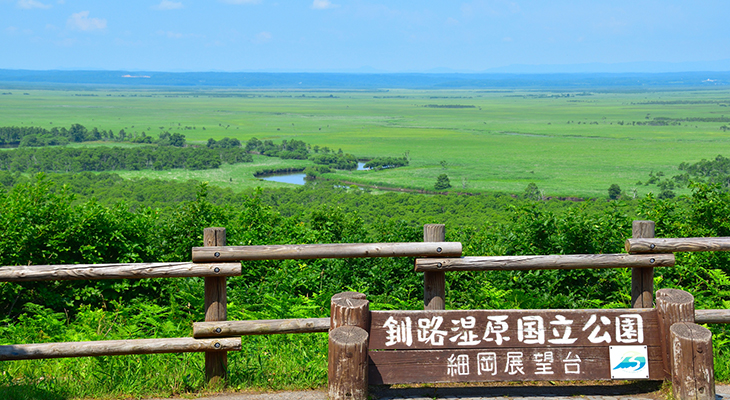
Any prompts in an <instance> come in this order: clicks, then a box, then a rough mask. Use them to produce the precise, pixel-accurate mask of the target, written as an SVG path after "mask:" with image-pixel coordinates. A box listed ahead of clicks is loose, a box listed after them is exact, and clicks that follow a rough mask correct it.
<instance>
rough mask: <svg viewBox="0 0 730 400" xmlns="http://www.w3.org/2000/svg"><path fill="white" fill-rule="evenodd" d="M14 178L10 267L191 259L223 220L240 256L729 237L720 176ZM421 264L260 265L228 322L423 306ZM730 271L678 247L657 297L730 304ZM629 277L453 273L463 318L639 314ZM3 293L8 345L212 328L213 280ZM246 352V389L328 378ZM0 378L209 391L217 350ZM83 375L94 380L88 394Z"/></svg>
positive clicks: (506, 250) (542, 247)
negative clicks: (644, 227)
mask: <svg viewBox="0 0 730 400" xmlns="http://www.w3.org/2000/svg"><path fill="white" fill-rule="evenodd" d="M0 181H2V182H3V185H5V186H3V187H4V189H3V190H2V191H0V210H2V212H1V213H0V226H2V227H4V228H3V229H4V230H3V234H2V236H0V265H33V264H61V263H64V264H66V263H104V262H145V261H186V260H189V259H190V249H191V247H194V246H198V245H200V244H201V243H202V232H203V229H204V228H205V227H209V226H222V227H226V228H227V232H228V233H227V236H228V244H229V245H263V244H306V243H352V242H403V241H421V240H422V224H423V223H444V222H445V223H446V224H447V237H446V239H447V240H448V241H459V242H462V244H463V247H464V254H465V255H522V254H576V253H577V254H580V253H611V252H622V249H623V242H624V240H625V239H626V238H627V237H630V235H631V221H632V219H634V218H642V219H650V220H654V221H656V223H657V225H656V234H657V236H659V237H697V236H730V194H729V193H728V192H727V191H725V190H723V189H722V187H721V186H720V185H717V184H712V183H696V184H692V185H691V190H692V195H690V196H682V197H677V198H671V199H659V198H657V197H655V196H652V195H649V196H647V197H645V198H641V199H637V200H630V201H610V202H609V201H605V200H602V201H593V202H581V203H572V202H566V201H557V200H554V201H535V200H530V199H525V198H520V197H524V196H517V198H516V197H513V196H506V195H505V196H496V195H494V196H424V195H418V194H408V193H399V194H396V193H392V194H381V195H374V194H370V193H367V192H365V191H362V190H352V189H348V188H339V189H338V188H328V189H324V188H321V187H320V188H318V187H317V186H314V187H302V188H297V189H282V190H275V191H261V190H253V191H249V192H245V193H235V192H232V191H230V190H223V189H218V188H215V187H210V186H208V185H206V184H201V183H197V182H187V183H171V182H162V181H152V180H137V181H129V180H123V179H121V178H119V177H118V176H116V175H114V174H100V175H97V174H91V173H86V174H80V175H72V174H68V175H64V174H61V175H44V174H39V175H36V176H35V177H27V176H22V175H18V174H10V173H4V174H3V175H0ZM77 181H78V182H77ZM122 193H127V195H126V196H125V195H123V194H122ZM152 193H158V194H159V198H155V197H154V196H153V195H152ZM173 193H177V196H178V197H174V196H175V195H173ZM120 199H124V200H120ZM163 199H164V200H163ZM490 205H491V210H490ZM480 209H483V210H482V211H481V212H479V211H478V210H480ZM386 210H387V211H386ZM18 221H22V223H17V222H18ZM412 263H413V260H412V259H391V258H383V259H352V260H290V261H256V262H245V265H244V268H243V275H242V276H240V277H234V278H229V292H228V297H229V305H228V307H229V319H276V318H302V317H324V316H327V315H328V313H329V298H330V297H331V296H332V295H333V294H335V293H337V292H340V291H343V290H357V291H361V292H364V293H366V294H367V295H368V298H369V299H370V300H371V302H372V303H371V307H372V308H373V309H389V308H393V309H401V308H404V309H418V308H421V307H422V290H423V278H422V275H421V274H419V273H415V272H413V266H412ZM728 272H730V259H728V255H727V254H725V253H718V252H715V253H687V254H685V253H678V254H677V266H676V267H673V268H658V269H657V270H656V272H655V286H656V288H663V287H673V288H684V289H687V290H689V291H691V292H692V294H693V295H694V296H695V299H696V301H697V308H728V307H730V301H728V298H729V295H730V279H728ZM630 280H631V272H630V270H624V269H609V270H601V269H599V270H574V271H560V270H554V271H525V272H519V271H513V272H489V273H473V272H459V273H449V274H447V296H446V297H447V299H446V300H447V308H448V309H472V308H497V309H498V308H594V307H628V304H629V301H630V286H631V285H630ZM0 292H1V293H0V296H2V298H4V299H8V301H6V302H3V304H2V306H1V309H0V311H1V312H2V314H0V315H2V324H1V325H0V340H2V342H3V344H11V343H36V342H51V341H76V340H101V339H120V338H152V337H179V336H188V335H189V334H190V329H191V324H192V322H194V321H200V320H202V318H203V315H202V311H203V304H202V302H203V299H202V295H201V294H202V293H203V288H202V279H140V280H122V281H119V280H110V281H96V282H93V281H60V282H48V283H46V282H35V283H22V284H19V283H3V284H2V285H0ZM710 329H711V330H712V331H713V333H714V338H713V341H714V344H715V345H714V348H715V352H716V354H715V356H716V367H715V368H716V374H717V375H716V376H717V379H718V380H727V379H728V378H730V377H729V376H728V375H729V374H730V354H728V353H727V349H728V348H730V347H728V346H727V345H726V343H728V340H729V337H728V330H727V328H726V326H725V325H710ZM243 346H244V349H243V350H242V351H241V352H236V353H231V354H230V356H229V366H230V383H231V385H232V387H234V388H236V387H237V388H267V389H283V388H293V387H297V388H302V387H320V386H322V385H324V384H325V383H326V336H323V334H312V335H282V336H261V337H258V336H254V337H245V338H244V344H243ZM293 354H296V355H293ZM0 368H2V375H1V377H2V378H1V379H3V382H2V388H0V391H4V393H20V392H22V391H35V393H36V394H38V396H45V397H41V398H54V399H55V398H58V399H61V398H67V397H83V396H87V395H91V394H94V393H100V392H104V393H109V394H110V395H119V396H121V395H124V396H127V395H135V396H139V395H152V394H155V395H170V394H179V393H184V392H188V391H197V390H201V389H202V388H203V387H204V377H203V372H202V355H200V354H197V355H196V354H176V355H146V356H124V357H95V358H82V359H59V360H39V361H15V362H4V363H2V364H0ZM79 376H83V377H84V379H85V382H86V384H85V385H76V384H75V381H76V377H79Z"/></svg>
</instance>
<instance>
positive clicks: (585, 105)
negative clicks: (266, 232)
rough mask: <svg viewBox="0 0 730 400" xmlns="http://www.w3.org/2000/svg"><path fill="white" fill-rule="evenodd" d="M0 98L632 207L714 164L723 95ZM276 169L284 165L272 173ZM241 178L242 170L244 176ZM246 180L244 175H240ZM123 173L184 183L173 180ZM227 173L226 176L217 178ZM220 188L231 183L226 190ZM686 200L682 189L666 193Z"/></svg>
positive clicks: (393, 181)
mask: <svg viewBox="0 0 730 400" xmlns="http://www.w3.org/2000/svg"><path fill="white" fill-rule="evenodd" d="M6 93H12V94H10V95H3V96H0V125H2V126H39V127H44V128H46V129H50V128H51V127H53V126H56V127H61V126H65V127H68V126H70V125H71V124H74V123H80V124H82V125H84V126H86V127H87V128H89V129H91V128H92V127H98V128H99V129H111V130H113V131H115V132H118V131H119V130H120V129H124V130H125V131H126V132H128V133H129V134H141V133H142V132H145V133H146V134H147V135H150V136H153V137H157V135H158V134H159V133H161V132H163V131H165V130H167V131H170V132H178V133H182V134H184V135H185V136H186V138H187V141H188V143H192V144H195V143H199V144H201V145H202V144H205V142H206V141H207V140H208V139H209V138H213V139H216V140H219V139H222V138H224V137H234V138H237V139H239V140H240V141H242V142H245V141H247V140H249V139H250V138H252V137H256V138H258V139H260V140H266V139H269V140H273V141H275V142H280V141H281V140H292V139H295V140H302V141H304V142H306V143H308V144H311V145H319V146H327V147H329V148H331V149H342V150H343V151H344V152H345V153H350V154H353V155H354V156H355V157H357V158H360V159H369V158H373V157H380V156H389V157H401V156H404V155H405V154H407V155H408V158H409V161H410V164H409V165H408V166H407V167H403V168H396V169H392V170H381V171H377V172H375V171H356V172H348V173H344V172H337V173H334V174H331V175H328V176H327V178H329V179H340V180H345V181H348V182H353V183H361V184H366V185H373V186H385V187H400V188H411V189H432V188H433V185H434V182H435V181H436V178H437V177H438V175H440V174H442V173H446V174H447V175H448V176H449V178H450V180H451V182H452V186H453V187H454V189H453V190H456V189H459V190H460V191H468V192H504V193H517V192H521V191H523V190H524V189H525V187H526V186H527V185H528V184H529V183H530V182H534V183H535V184H537V186H538V187H539V188H540V190H542V191H543V192H544V194H545V196H577V197H603V196H604V195H605V193H606V190H607V189H608V187H609V186H610V185H611V184H618V185H619V186H620V187H621V188H622V189H623V190H624V191H625V192H627V193H632V194H633V193H634V191H636V192H635V193H636V196H637V197H640V196H643V195H645V194H646V193H648V192H649V191H651V190H652V188H649V187H646V186H643V185H637V182H639V181H646V179H647V177H648V175H649V173H650V172H652V171H654V172H657V171H661V172H664V173H665V174H667V175H671V174H673V173H675V172H677V166H678V165H679V163H681V162H688V163H694V162H698V161H700V160H702V159H712V158H714V157H715V156H717V155H718V154H727V152H728V150H730V140H729V139H728V135H727V134H726V131H725V130H724V129H723V128H722V127H723V126H725V127H727V125H728V122H730V112H729V111H728V108H727V106H728V104H730V91H728V90H722V89H712V88H708V89H702V90H700V89H697V90H689V89H688V90H675V91H627V92H621V91H596V92H593V91H590V92H583V91H563V92H561V91H527V90H522V91H512V90H490V91H486V90H485V91H480V90H459V91H455V90H454V91H452V90H443V91H416V90H372V91H366V90H363V91H344V90H339V91H337V90H334V91H328V90H312V91H294V90H291V91H275V90H271V91H261V90H259V91H253V90H223V89H221V90H202V89H201V90H167V91H166V90H154V89H139V90H129V89H119V90H111V89H98V90H94V89H88V90H13V91H11V92H6ZM282 167H287V166H282ZM254 169H255V168H254ZM254 172H255V171H254ZM122 174H123V176H125V177H128V178H132V177H140V176H144V177H150V178H162V177H164V178H165V179H188V178H189V177H190V175H189V174H188V173H187V172H184V171H172V172H169V173H167V172H166V173H164V175H163V174H156V173H149V172H122ZM225 175H229V176H225ZM195 178H197V179H203V180H208V181H210V182H211V183H213V184H220V185H223V186H229V187H232V188H233V189H235V190H242V189H245V188H250V187H255V186H262V187H269V186H277V184H274V183H266V182H264V183H262V182H260V181H259V180H258V179H256V178H254V177H253V175H252V173H251V168H250V166H248V165H247V166H243V165H239V166H234V167H232V168H231V170H230V171H229V172H227V173H226V174H218V173H212V174H211V176H204V175H203V174H200V175H196V176H195ZM230 178H233V181H231V180H230ZM680 192H681V193H687V191H686V190H683V191H680Z"/></svg>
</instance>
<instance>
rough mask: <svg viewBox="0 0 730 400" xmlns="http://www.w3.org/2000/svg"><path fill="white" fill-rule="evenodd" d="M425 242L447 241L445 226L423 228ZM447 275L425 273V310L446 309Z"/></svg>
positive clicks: (434, 225) (425, 226)
mask: <svg viewBox="0 0 730 400" xmlns="http://www.w3.org/2000/svg"><path fill="white" fill-rule="evenodd" d="M423 241H424V242H444V241H446V226H445V225H444V224H426V225H424V226H423ZM445 299H446V273H445V272H443V271H426V272H424V273H423V309H424V310H445V309H446V301H445Z"/></svg>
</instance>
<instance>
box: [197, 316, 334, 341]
mask: <svg viewBox="0 0 730 400" xmlns="http://www.w3.org/2000/svg"><path fill="white" fill-rule="evenodd" d="M329 328H330V319H329V318H301V319H269V320H256V321H219V322H195V323H193V337H196V338H202V337H225V336H246V335H272V334H284V333H315V332H327V331H329Z"/></svg>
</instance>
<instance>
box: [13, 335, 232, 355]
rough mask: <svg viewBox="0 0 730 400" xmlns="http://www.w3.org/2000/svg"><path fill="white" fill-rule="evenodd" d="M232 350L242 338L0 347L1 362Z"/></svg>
mask: <svg viewBox="0 0 730 400" xmlns="http://www.w3.org/2000/svg"><path fill="white" fill-rule="evenodd" d="M234 350H241V338H219V339H193V338H171V339H136V340H101V341H95V342H64V343H38V344H14V345H7V346H0V361H7V360H31V359H40V358H61V357H90V356H118V355H125V354H154V353H186V352H200V351H216V352H218V351H234Z"/></svg>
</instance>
